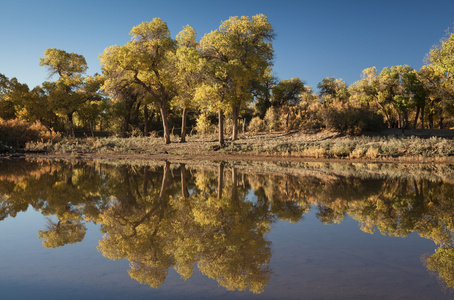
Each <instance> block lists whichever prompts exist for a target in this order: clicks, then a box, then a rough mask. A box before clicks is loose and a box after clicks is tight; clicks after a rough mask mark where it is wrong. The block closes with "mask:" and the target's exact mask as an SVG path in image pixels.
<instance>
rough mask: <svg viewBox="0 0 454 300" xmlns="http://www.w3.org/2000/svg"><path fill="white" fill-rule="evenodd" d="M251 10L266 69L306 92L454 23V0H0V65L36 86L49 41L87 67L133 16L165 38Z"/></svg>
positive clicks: (421, 48)
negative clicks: (262, 30)
mask: <svg viewBox="0 0 454 300" xmlns="http://www.w3.org/2000/svg"><path fill="white" fill-rule="evenodd" d="M257 14H265V15H266V16H267V17H268V21H269V22H270V24H271V25H272V27H273V29H274V31H275V33H276V38H275V39H274V41H273V47H274V55H275V57H274V61H273V62H274V66H273V70H274V73H275V75H276V76H277V77H278V78H279V79H280V80H282V79H290V78H294V77H299V78H300V79H302V80H303V81H304V82H306V84H307V85H309V86H310V87H311V88H312V89H314V90H317V89H316V87H317V84H318V83H319V82H320V81H322V79H323V78H325V77H334V78H342V79H343V80H345V81H346V82H347V84H349V85H350V84H352V83H354V82H355V81H358V80H360V79H361V72H362V70H364V69H365V68H368V67H372V66H375V67H377V69H378V70H379V71H380V70H382V69H383V68H384V67H387V66H388V67H390V66H395V65H404V64H407V65H409V66H411V67H413V68H415V69H420V68H421V66H422V65H424V64H425V56H426V54H427V53H428V52H429V51H430V49H431V48H432V47H433V46H434V45H436V44H439V42H440V39H441V38H443V37H444V36H446V31H447V30H448V29H451V31H454V30H453V28H454V0H430V1H429V0H391V1H389V0H324V1H315V0H314V1H305V0H299V1H288V0H280V1H268V0H259V1H256V0H241V1H237V0H232V1H228V0H223V1H217V0H211V1H210V0H183V1H179V0H160V1H155V0H148V1H144V0H143V1H139V0H128V1H116V0H108V1H98V0H89V1H85V0H78V1H67V0H58V1H51V0H39V1H38V0H0V73H1V74H4V75H5V76H7V77H8V78H13V77H16V78H17V79H18V81H19V82H21V83H26V84H28V85H29V87H30V88H33V87H35V86H37V85H41V84H42V82H44V81H46V80H52V78H49V76H48V74H49V73H48V71H47V70H46V68H45V67H40V66H39V59H40V58H42V57H44V55H43V52H44V50H46V49H47V48H57V49H62V50H65V51H67V52H75V53H78V54H81V55H83V56H84V57H85V59H86V61H87V64H88V68H89V69H88V71H87V75H93V74H95V73H101V66H100V63H99V58H98V57H99V55H100V54H101V53H102V52H103V51H104V49H105V48H107V47H109V46H111V45H124V44H125V43H126V42H127V41H128V40H130V38H131V36H130V35H129V32H130V30H131V29H132V27H134V26H136V25H139V24H140V23H142V22H146V21H151V20H153V18H156V17H159V18H161V19H162V20H163V21H165V22H166V23H167V25H168V27H169V29H170V32H171V35H172V37H175V36H176V35H177V34H178V32H179V31H181V30H182V29H183V26H185V25H190V26H191V27H193V28H194V29H195V30H196V32H197V39H198V40H200V39H201V38H202V37H203V35H204V34H206V33H209V32H211V31H213V30H216V29H218V28H219V25H220V24H221V22H222V21H225V20H227V19H228V18H229V17H231V16H249V17H251V16H254V15H257Z"/></svg>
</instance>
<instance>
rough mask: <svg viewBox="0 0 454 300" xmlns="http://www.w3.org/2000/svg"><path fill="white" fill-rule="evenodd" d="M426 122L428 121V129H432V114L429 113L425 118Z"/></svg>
mask: <svg viewBox="0 0 454 300" xmlns="http://www.w3.org/2000/svg"><path fill="white" fill-rule="evenodd" d="M427 120H428V121H429V128H430V129H434V114H433V113H429V115H428V116H427Z"/></svg>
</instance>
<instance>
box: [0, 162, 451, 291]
mask: <svg viewBox="0 0 454 300" xmlns="http://www.w3.org/2000/svg"><path fill="white" fill-rule="evenodd" d="M249 169H254V171H255V172H254V173H252V172H249V171H244V170H247V168H244V166H243V167H241V168H240V167H232V166H231V165H230V166H228V165H227V164H225V165H224V164H219V165H213V166H209V167H206V168H200V167H197V168H192V167H189V166H185V165H181V164H169V163H156V165H153V166H141V165H121V164H117V165H114V164H112V163H109V164H103V163H98V162H85V163H82V162H77V163H70V162H45V161H44V162H42V161H41V162H39V161H28V162H26V161H20V160H18V161H8V160H0V201H1V202H0V238H1V244H0V257H1V258H2V259H1V260H0V290H1V291H2V292H1V299H181V298H184V299H454V294H453V286H454V250H453V249H454V248H453V236H454V235H453V233H454V221H453V216H454V177H453V174H454V168H452V167H451V166H442V167H434V166H431V167H425V168H423V169H421V168H418V167H417V166H411V167H408V166H407V167H406V168H404V169H401V168H395V167H392V166H387V165H383V166H379V165H370V166H367V165H340V164H337V165H327V164H314V165H311V164H303V165H300V166H298V168H297V169H295V168H293V169H291V170H292V171H291V172H290V171H289V172H287V173H285V172H284V173H283V172H282V171H281V172H280V174H273V173H270V172H264V171H262V170H261V169H260V168H257V167H253V168H249ZM268 169H269V168H268ZM281 170H285V169H281ZM289 170H290V169H289Z"/></svg>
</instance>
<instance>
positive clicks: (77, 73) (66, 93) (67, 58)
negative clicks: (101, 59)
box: [39, 48, 88, 136]
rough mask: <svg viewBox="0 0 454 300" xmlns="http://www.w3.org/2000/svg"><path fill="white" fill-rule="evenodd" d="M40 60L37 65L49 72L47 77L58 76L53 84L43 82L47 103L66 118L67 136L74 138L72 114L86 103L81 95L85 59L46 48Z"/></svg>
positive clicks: (77, 55)
mask: <svg viewBox="0 0 454 300" xmlns="http://www.w3.org/2000/svg"><path fill="white" fill-rule="evenodd" d="M44 55H45V57H44V58H40V61H39V65H40V66H45V67H47V69H48V70H49V77H52V76H54V75H58V76H59V78H58V79H57V81H55V82H45V83H43V87H44V88H45V89H46V90H47V91H48V93H49V96H48V97H49V101H50V103H51V105H52V107H53V108H54V109H55V111H56V112H57V113H60V114H62V115H64V116H65V117H66V130H67V133H68V135H71V136H74V120H73V116H74V113H75V112H76V111H77V110H78V108H79V107H80V106H81V105H82V104H83V103H84V102H85V101H86V98H85V97H84V96H83V95H82V94H81V89H82V86H83V81H84V78H83V76H82V75H83V74H84V73H85V72H86V70H87V68H88V67H87V62H86V61H85V58H84V57H83V56H82V55H80V54H77V53H68V52H66V51H64V50H59V49H55V48H48V49H46V51H44Z"/></svg>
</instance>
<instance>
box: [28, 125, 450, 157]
mask: <svg viewBox="0 0 454 300" xmlns="http://www.w3.org/2000/svg"><path fill="white" fill-rule="evenodd" d="M178 140H179V138H178V137H177V136H173V137H172V141H173V142H172V143H171V144H169V145H165V144H164V143H163V140H162V138H158V137H132V138H115V137H112V138H96V139H95V138H87V139H71V140H68V139H63V140H62V141H60V142H58V143H56V144H54V145H53V146H52V147H51V148H50V149H49V151H50V152H51V153H76V154H81V153H97V154H138V155H156V154H166V155H171V156H205V157H209V156H213V155H217V156H222V155H224V156H225V155H229V156H232V155H243V156H244V155H246V156H251V155H253V156H272V157H281V158H289V157H292V158H315V159H360V160H374V161H377V160H378V161H380V160H384V159H397V160H399V159H406V160H411V161H421V160H424V159H427V158H430V159H432V160H443V159H444V158H452V157H453V156H454V140H453V139H451V138H448V137H430V138H426V137H416V136H402V135H383V136H378V135H376V136H354V137H349V136H342V135H339V134H337V133H335V132H328V131H324V132H318V133H313V134H303V133H298V132H293V133H284V132H279V133H269V134H243V135H241V136H240V139H239V140H236V141H230V140H228V139H227V140H226V143H225V145H224V147H222V148H220V149H219V148H218V142H217V136H216V135H215V134H206V135H193V136H189V137H188V138H187V143H178ZM39 147H40V144H39V143H35V144H32V145H29V146H28V150H34V149H36V148H39Z"/></svg>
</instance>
